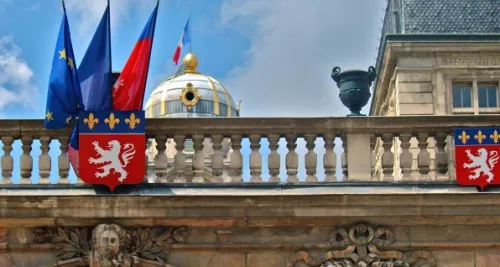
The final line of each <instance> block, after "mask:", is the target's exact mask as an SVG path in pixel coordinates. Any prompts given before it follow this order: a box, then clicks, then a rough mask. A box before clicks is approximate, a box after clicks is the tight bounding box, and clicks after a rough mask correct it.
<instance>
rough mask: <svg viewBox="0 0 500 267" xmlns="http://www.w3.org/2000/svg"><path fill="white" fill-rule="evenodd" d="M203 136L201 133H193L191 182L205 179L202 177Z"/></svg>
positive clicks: (203, 164) (203, 162)
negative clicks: (192, 175)
mask: <svg viewBox="0 0 500 267" xmlns="http://www.w3.org/2000/svg"><path fill="white" fill-rule="evenodd" d="M204 139H205V137H204V136H203V135H193V142H194V145H193V148H194V158H193V173H194V177H193V183H203V182H205V179H204V178H203V173H204V171H205V170H204V169H205V153H204V152H203V140H204Z"/></svg>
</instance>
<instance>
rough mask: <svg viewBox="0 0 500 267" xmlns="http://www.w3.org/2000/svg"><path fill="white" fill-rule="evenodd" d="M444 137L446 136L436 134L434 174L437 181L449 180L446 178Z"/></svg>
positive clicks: (446, 164)
mask: <svg viewBox="0 0 500 267" xmlns="http://www.w3.org/2000/svg"><path fill="white" fill-rule="evenodd" d="M446 137H448V134H446V133H437V134H436V147H437V153H436V164H437V168H436V172H437V179H438V180H449V179H450V178H449V177H447V176H446V173H447V172H448V155H447V153H446V151H445V150H444V148H445V147H446Z"/></svg>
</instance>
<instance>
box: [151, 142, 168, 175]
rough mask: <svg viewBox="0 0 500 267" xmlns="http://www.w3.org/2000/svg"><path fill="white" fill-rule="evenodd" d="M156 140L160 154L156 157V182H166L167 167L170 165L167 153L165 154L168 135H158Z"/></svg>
mask: <svg viewBox="0 0 500 267" xmlns="http://www.w3.org/2000/svg"><path fill="white" fill-rule="evenodd" d="M155 140H156V150H157V151H158V154H156V157H155V176H156V177H155V180H154V181H155V182H156V183H165V182H167V167H168V159H167V155H165V150H166V149H167V136H166V135H157V136H156V137H155Z"/></svg>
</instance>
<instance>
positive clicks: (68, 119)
mask: <svg viewBox="0 0 500 267" xmlns="http://www.w3.org/2000/svg"><path fill="white" fill-rule="evenodd" d="M70 122H71V116H69V117H67V118H66V124H69V123H70Z"/></svg>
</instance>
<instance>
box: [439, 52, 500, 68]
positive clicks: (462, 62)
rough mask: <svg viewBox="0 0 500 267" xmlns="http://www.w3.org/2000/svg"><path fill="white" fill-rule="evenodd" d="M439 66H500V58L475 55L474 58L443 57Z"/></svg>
mask: <svg viewBox="0 0 500 267" xmlns="http://www.w3.org/2000/svg"><path fill="white" fill-rule="evenodd" d="M440 59H441V60H440V62H439V63H440V65H451V66H478V67H484V66H500V56H491V55H489V56H487V55H476V56H456V55H445V56H442V57H440Z"/></svg>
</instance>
